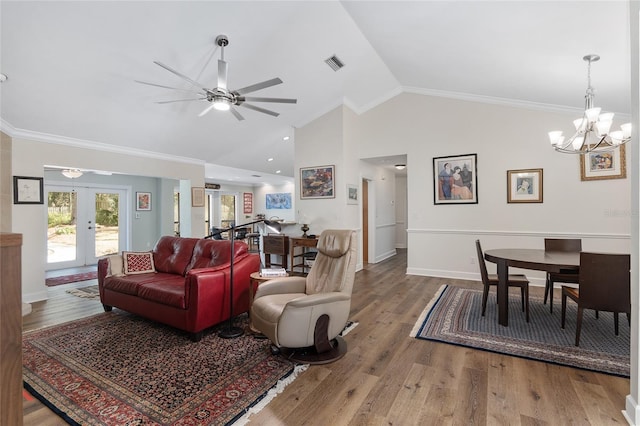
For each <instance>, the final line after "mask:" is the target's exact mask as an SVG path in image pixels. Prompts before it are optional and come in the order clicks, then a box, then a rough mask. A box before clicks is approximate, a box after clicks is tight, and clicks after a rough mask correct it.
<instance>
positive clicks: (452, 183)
mask: <svg viewBox="0 0 640 426" xmlns="http://www.w3.org/2000/svg"><path fill="white" fill-rule="evenodd" d="M433 204H436V205H439V204H478V156H477V154H465V155H450V156H446V157H434V158H433Z"/></svg>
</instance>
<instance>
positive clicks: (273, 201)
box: [265, 192, 291, 210]
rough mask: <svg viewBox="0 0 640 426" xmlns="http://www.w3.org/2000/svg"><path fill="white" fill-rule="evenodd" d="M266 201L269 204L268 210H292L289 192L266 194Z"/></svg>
mask: <svg viewBox="0 0 640 426" xmlns="http://www.w3.org/2000/svg"><path fill="white" fill-rule="evenodd" d="M265 200H266V203H267V210H270V209H290V208H291V193H289V192H281V193H276V194H266V196H265Z"/></svg>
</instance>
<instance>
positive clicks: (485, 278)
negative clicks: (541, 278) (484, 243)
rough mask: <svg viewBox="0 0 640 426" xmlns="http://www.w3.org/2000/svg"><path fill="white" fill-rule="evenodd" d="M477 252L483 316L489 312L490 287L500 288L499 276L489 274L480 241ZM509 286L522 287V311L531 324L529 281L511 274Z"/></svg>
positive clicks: (477, 242)
mask: <svg viewBox="0 0 640 426" xmlns="http://www.w3.org/2000/svg"><path fill="white" fill-rule="evenodd" d="M476 251H477V252H478V266H479V267H480V276H481V277H482V284H483V285H484V289H483V291H482V316H484V314H485V312H486V310H487V298H488V297H489V287H491V286H492V285H493V286H496V288H497V287H498V275H497V274H489V273H488V272H487V264H486V263H485V261H484V254H483V252H482V247H481V246H480V240H476ZM507 285H508V286H509V287H520V295H521V298H522V311H523V312H524V313H525V316H526V318H527V322H529V280H528V279H527V277H526V276H525V275H523V274H509V277H508V282H507Z"/></svg>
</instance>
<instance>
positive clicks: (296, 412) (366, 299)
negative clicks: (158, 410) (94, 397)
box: [23, 250, 629, 426]
mask: <svg viewBox="0 0 640 426" xmlns="http://www.w3.org/2000/svg"><path fill="white" fill-rule="evenodd" d="M405 271H406V251H405V250H399V253H398V255H397V256H394V257H393V258H391V259H388V260H386V261H384V262H381V263H378V264H369V265H366V267H365V268H364V269H363V270H362V271H360V272H358V273H357V274H356V283H355V286H354V292H353V299H352V304H351V319H352V320H354V321H358V322H359V325H358V327H356V328H355V329H354V330H353V331H351V333H349V334H348V335H347V336H346V337H345V340H346V341H347V343H348V346H349V348H348V352H347V354H346V355H345V356H344V358H342V359H341V360H339V361H337V362H335V363H332V364H328V365H322V366H310V367H309V368H308V369H307V370H306V371H305V372H303V373H302V374H300V376H299V377H298V379H297V380H295V381H294V382H293V383H292V384H291V385H289V386H288V387H287V388H286V389H285V390H284V392H283V393H282V394H280V395H279V396H277V397H276V398H275V399H274V400H273V401H271V403H269V405H267V407H266V408H265V409H263V410H262V411H261V412H260V413H258V414H255V415H253V416H251V418H250V424H256V425H278V426H281V425H426V424H429V425H462V424H474V425H561V424H579V425H598V426H600V425H615V424H619V425H625V424H627V423H626V421H625V419H624V417H623V416H622V413H621V410H623V409H624V402H625V397H626V395H627V394H628V393H629V380H628V379H625V378H620V377H614V376H609V375H605V374H599V373H593V372H589V371H584V370H578V369H573V368H569V367H562V366H558V365H552V364H547V363H543V362H538V361H530V360H525V359H521V358H515V357H509V356H505V355H500V354H494V353H490V352H485V351H479V350H473V349H469V348H464V347H459V346H454V345H447V344H444V343H437V342H428V341H420V340H417V339H413V338H410V337H409V332H410V331H411V329H412V327H413V325H414V323H415V321H416V320H417V318H418V316H419V315H420V313H421V312H422V310H423V309H424V307H425V306H426V305H427V303H428V302H429V300H431V298H432V297H433V295H434V294H435V292H436V291H437V290H438V288H439V287H440V286H441V285H442V284H450V285H456V286H462V287H479V286H480V283H479V282H474V281H463V280H451V279H444V278H433V277H419V276H409V275H405ZM87 284H90V283H74V285H71V284H70V285H63V286H57V287H52V288H50V289H49V290H48V291H49V294H50V296H51V297H50V299H49V300H47V301H45V302H38V303H35V304H34V305H33V312H32V313H31V314H30V315H28V316H27V317H25V318H24V323H23V329H24V330H25V331H27V330H33V329H37V328H41V327H44V326H49V325H52V324H58V323H63V322H66V321H71V320H74V319H77V318H82V317H86V316H89V315H93V314H96V313H100V312H102V306H101V304H100V303H99V302H98V301H94V300H87V299H82V298H79V297H75V296H72V295H69V294H67V293H66V292H65V290H66V289H68V288H70V287H73V286H83V285H87ZM531 293H532V294H538V295H539V294H542V289H541V288H532V289H531ZM494 297H495V296H494ZM514 314H516V315H519V314H520V313H514ZM532 320H533V321H534V320H535V319H533V318H532ZM24 424H25V425H26V426H29V425H34V426H35V425H38V426H40V425H45V426H57V425H64V424H65V422H63V421H62V419H60V418H59V417H58V416H56V415H55V414H54V413H53V412H51V411H50V410H49V409H48V408H46V407H45V406H43V405H42V404H41V403H39V402H38V401H25V402H24Z"/></svg>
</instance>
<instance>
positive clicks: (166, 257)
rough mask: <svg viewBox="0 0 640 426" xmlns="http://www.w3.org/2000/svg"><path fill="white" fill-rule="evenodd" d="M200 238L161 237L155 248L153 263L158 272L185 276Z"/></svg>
mask: <svg viewBox="0 0 640 426" xmlns="http://www.w3.org/2000/svg"><path fill="white" fill-rule="evenodd" d="M196 242H198V238H184V237H172V236H168V235H165V236H164V237H161V238H160V239H159V240H158V242H157V243H156V246H155V247H154V248H153V263H154V265H155V267H156V271H158V272H166V273H168V274H178V275H182V276H184V275H185V274H186V272H187V266H189V263H190V262H191V255H192V254H193V248H194V247H195V245H196Z"/></svg>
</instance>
